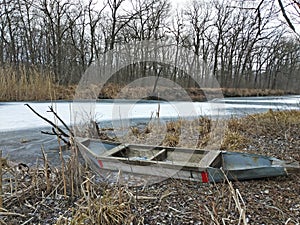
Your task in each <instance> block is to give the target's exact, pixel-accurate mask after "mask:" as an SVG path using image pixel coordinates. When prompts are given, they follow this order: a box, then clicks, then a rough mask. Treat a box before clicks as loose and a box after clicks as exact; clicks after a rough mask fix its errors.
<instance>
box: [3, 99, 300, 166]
mask: <svg viewBox="0 0 300 225" xmlns="http://www.w3.org/2000/svg"><path fill="white" fill-rule="evenodd" d="M25 103H28V104H29V105H30V106H31V107H32V108H34V109H35V110H36V111H37V112H38V113H40V114H41V115H43V116H45V117H47V118H48V119H50V120H52V121H54V120H53V115H51V113H48V112H47V111H48V110H49V108H48V107H49V106H53V108H54V109H55V110H56V111H57V113H58V114H59V115H60V116H61V118H62V119H63V120H64V121H65V122H66V123H68V124H75V123H77V122H82V121H83V120H86V119H89V118H93V119H96V120H97V122H99V123H100V125H101V126H113V127H114V126H118V124H119V122H121V123H124V122H125V123H128V124H132V123H136V122H137V121H143V120H145V119H147V120H149V118H151V116H155V115H157V112H159V116H160V118H161V119H164V118H165V119H166V120H169V119H177V118H183V117H189V118H194V117H197V116H201V115H202V116H208V117H210V118H230V117H232V116H238V117H240V116H245V115H248V114H253V113H260V112H265V111H267V110H269V109H273V110H284V109H300V96H282V97H247V98H225V99H215V100H213V101H210V102H193V103H191V102H157V101H153V102H149V101H138V102H135V101H113V100H103V101H100V102H90V103H82V102H80V103H73V102H65V101H64V102H56V103H51V102H2V103H0V149H1V150H3V151H4V154H5V155H8V156H9V158H11V159H14V160H24V161H26V162H28V160H31V161H35V160H36V159H37V158H39V157H40V151H39V150H40V148H41V146H42V145H43V146H44V147H45V148H46V149H48V150H49V149H52V148H55V147H56V146H57V141H56V139H55V137H51V136H46V135H42V134H41V133H40V131H41V130H47V128H49V126H48V124H47V123H46V122H44V121H43V120H42V119H40V118H39V117H37V116H36V115H35V114H34V113H33V112H31V111H30V110H29V108H27V107H26V106H25V105H24V104H25ZM111 121H116V122H113V123H112V122H111ZM48 154H50V155H51V154H57V152H56V151H49V153H48Z"/></svg>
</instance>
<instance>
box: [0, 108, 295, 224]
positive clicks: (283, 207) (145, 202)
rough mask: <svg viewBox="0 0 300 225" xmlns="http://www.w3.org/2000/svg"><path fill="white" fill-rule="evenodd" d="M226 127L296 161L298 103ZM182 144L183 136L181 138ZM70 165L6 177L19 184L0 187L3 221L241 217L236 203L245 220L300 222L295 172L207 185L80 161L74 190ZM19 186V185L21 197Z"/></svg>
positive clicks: (248, 143) (247, 147)
mask: <svg viewBox="0 0 300 225" xmlns="http://www.w3.org/2000/svg"><path fill="white" fill-rule="evenodd" d="M227 128H228V134H229V137H232V138H231V139H229V140H228V142H227V143H228V144H227V145H226V148H227V150H233V151H245V152H253V153H257V154H263V155H269V156H275V157H278V158H281V159H285V160H290V161H293V160H295V161H298V162H299V161H300V149H299V146H300V142H299V141H300V139H299V130H300V112H299V111H296V110H287V111H272V110H271V111H268V112H265V113H263V114H252V115H248V116H246V117H243V118H234V119H232V120H230V122H229V123H228V126H227ZM197 130H198V129H197ZM230 134H233V135H230ZM148 135H151V133H149V134H148ZM237 137H241V138H237ZM141 138H143V137H142V136H141ZM186 144H188V143H184V142H181V145H182V146H185V145H186ZM224 147H225V146H224ZM42 162H43V160H42ZM66 162H68V161H66ZM46 165H47V166H46ZM70 165H72V164H70V163H66V167H65V170H64V171H62V170H61V169H57V168H55V167H53V166H52V161H50V160H48V163H47V164H43V167H42V168H41V169H39V171H40V172H37V170H36V167H34V166H29V168H30V170H29V171H30V172H29V173H28V175H26V174H25V175H26V176H24V173H21V174H20V173H16V174H20V175H18V176H19V178H18V180H17V182H18V186H17V187H16V186H15V185H16V184H15V183H12V184H11V185H12V186H13V187H16V188H18V191H19V192H15V191H13V190H10V189H9V187H10V186H11V185H9V186H7V187H8V189H4V190H5V192H4V193H5V194H4V208H5V210H7V215H5V213H3V214H2V216H1V217H0V219H1V220H2V221H3V222H5V223H8V224H20V223H25V222H26V221H29V222H30V223H31V224H38V223H41V222H42V221H43V222H42V223H43V224H80V223H88V224H93V223H94V224H99V223H100V224H130V223H131V222H132V224H211V223H214V224H222V223H223V222H224V223H225V224H238V223H239V222H238V221H239V219H241V218H240V216H241V211H240V210H239V209H238V208H237V204H239V205H238V207H239V208H240V209H243V210H245V217H244V219H245V221H242V222H244V224H289V225H292V224H299V223H300V221H299V218H300V205H299V202H300V199H299V196H300V189H299V185H300V183H299V182H300V177H299V175H298V174H295V175H290V176H288V177H280V178H272V179H262V180H253V181H245V182H234V183H232V186H230V185H229V184H228V183H226V182H225V183H220V184H209V185H205V184H200V183H197V182H188V181H182V180H173V179H168V180H165V181H164V182H160V183H157V184H152V185H146V184H145V183H143V184H141V185H140V186H135V187H129V186H128V180H124V179H123V178H122V176H121V174H119V175H118V174H115V182H107V181H105V178H106V177H99V176H95V175H93V174H92V173H91V172H90V171H88V170H86V169H84V168H82V170H81V174H82V175H81V176H80V179H81V183H80V185H79V186H80V187H81V188H79V192H78V193H77V194H75V192H72V190H74V187H75V186H73V188H72V185H71V184H72V182H71V180H70V179H71V177H74V172H72V170H71V167H70ZM45 166H46V167H45ZM47 168H48V169H51V171H52V172H51V176H48V175H47V174H48V172H45V171H48V169H47ZM73 169H74V168H73ZM63 174H64V175H63ZM72 174H73V175H72ZM103 175H104V174H103ZM63 177H64V178H63ZM64 179H65V180H66V182H65V185H64V182H62V181H63V180H64ZM127 179H128V177H127ZM109 180H110V181H111V179H109ZM10 182H14V179H13V180H11V181H10ZM47 184H48V185H47ZM64 187H66V188H64ZM30 190H31V191H30ZM64 190H66V192H65V193H64ZM16 193H19V194H18V196H17V197H18V198H17V197H16ZM21 193H23V194H21ZM235 195H239V196H240V197H238V199H239V200H238V201H239V203H237V202H235V199H234V196H235ZM242 219H243V218H242ZM29 222H27V223H29Z"/></svg>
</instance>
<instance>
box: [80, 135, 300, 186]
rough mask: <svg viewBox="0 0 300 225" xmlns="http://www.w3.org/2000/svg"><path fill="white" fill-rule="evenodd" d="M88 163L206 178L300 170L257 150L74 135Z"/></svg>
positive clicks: (218, 179) (143, 172)
mask: <svg viewBox="0 0 300 225" xmlns="http://www.w3.org/2000/svg"><path fill="white" fill-rule="evenodd" d="M76 143H77V146H78V148H79V150H80V152H81V154H82V156H83V158H84V159H85V160H86V162H87V163H88V164H89V166H90V167H91V168H92V169H93V170H95V171H96V172H98V173H100V174H101V172H102V170H112V171H122V172H128V173H133V174H141V175H151V176H159V177H166V178H171V177H172V178H178V179H185V180H194V181H200V182H203V183H208V182H221V181H224V180H225V178H226V177H227V178H228V179H229V180H234V181H235V180H249V179H259V178H267V177H274V176H287V175H288V173H289V171H299V164H298V163H289V162H286V161H282V160H279V159H276V158H272V157H266V156H261V155H256V154H248V153H238V152H227V151H211V150H209V151H208V150H199V149H188V148H178V147H176V148H175V147H164V146H148V145H134V144H116V143H109V142H103V141H100V140H93V139H91V140H89V139H81V138H80V139H76Z"/></svg>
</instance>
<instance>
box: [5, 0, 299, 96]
mask: <svg viewBox="0 0 300 225" xmlns="http://www.w3.org/2000/svg"><path fill="white" fill-rule="evenodd" d="M259 2H260V3H259ZM274 2H275V1H271V0H265V1H258V2H257V1H243V0H240V1H231V0H210V1H202V0H194V1H190V2H187V4H186V5H185V6H183V7H182V8H181V9H176V8H175V7H172V6H173V5H172V4H171V1H169V0H101V1H97V0H89V1H82V0H72V1H67V0H2V1H1V3H0V34H1V35H0V66H1V67H2V68H5V67H13V68H16V70H17V69H18V68H22V69H24V68H28V71H30V70H31V69H32V68H35V70H36V69H38V70H39V71H40V73H41V74H43V72H44V71H47V74H49V72H48V71H51V74H53V80H54V81H55V82H56V83H58V84H63V85H66V84H75V83H77V82H78V81H79V80H80V78H81V75H82V74H83V73H84V72H85V70H86V69H87V68H88V67H89V66H90V65H92V64H94V63H95V62H96V61H97V59H100V58H102V56H103V55H104V54H105V53H107V52H108V51H110V50H118V49H117V48H118V46H120V44H121V45H122V44H126V43H132V42H138V41H143V40H151V41H153V40H154V41H164V42H167V43H168V44H170V45H172V46H174V48H173V49H175V51H174V52H169V53H166V52H165V53H164V54H166V57H168V55H170V54H172V56H174V55H176V57H177V58H176V60H177V61H176V62H178V63H180V65H183V67H185V68H187V69H186V71H182V70H178V69H176V68H175V67H172V66H169V65H165V66H163V65H161V64H156V63H152V62H148V63H138V64H135V65H131V66H128V67H127V68H123V69H122V70H121V71H119V72H118V73H117V74H118V75H121V76H118V78H112V80H111V81H112V82H119V83H128V82H129V81H132V80H135V79H138V78H139V77H142V76H149V75H156V76H157V75H158V72H157V71H158V70H159V69H160V76H162V77H166V78H168V79H171V80H173V81H175V82H176V83H179V84H180V85H184V86H187V87H191V86H195V85H196V84H195V82H194V80H193V77H191V76H189V72H190V70H193V67H195V66H196V67H197V65H194V64H192V63H191V59H189V58H188V57H186V56H185V55H184V54H181V52H180V51H176V49H177V50H178V49H180V47H185V48H188V49H190V50H191V51H193V52H194V54H195V56H196V57H198V59H200V60H201V61H203V62H205V63H206V64H207V65H208V66H209V68H210V71H211V72H212V74H213V75H214V76H215V77H216V78H217V80H218V81H219V83H220V85H221V86H222V87H227V88H260V89H285V90H294V91H298V90H299V87H300V41H299V36H297V35H296V34H295V33H293V32H292V31H291V29H290V27H288V26H284V25H282V24H281V23H279V22H278V21H279V20H278V18H279V15H280V14H281V13H282V12H281V11H280V8H279V6H277V5H276V4H275V3H274ZM281 2H282V3H284V4H285V2H284V0H281ZM287 3H289V7H291V6H293V7H294V8H295V9H297V8H296V7H297V5H296V1H295V3H293V2H290V1H287ZM287 3H286V4H287ZM293 4H295V5H293ZM284 6H285V5H284ZM289 10H290V9H289ZM286 12H287V13H288V12H289V11H288V10H287V11H286ZM296 12H297V11H296ZM293 15H295V14H293ZM292 19H293V20H292V21H289V22H293V23H294V24H297V23H299V22H300V15H299V17H293V18H292ZM297 19H298V20H297ZM276 21H277V22H276ZM151 54H152V53H151ZM118 57H119V58H117V59H114V60H112V61H110V62H120V61H122V60H123V59H122V56H120V55H119V56H118ZM14 74H18V73H14ZM201 76H203V74H202V75H201Z"/></svg>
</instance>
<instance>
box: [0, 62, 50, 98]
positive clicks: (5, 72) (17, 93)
mask: <svg viewBox="0 0 300 225" xmlns="http://www.w3.org/2000/svg"><path fill="white" fill-rule="evenodd" d="M53 77H54V76H53V73H52V72H47V71H44V72H41V71H40V70H38V69H37V68H25V67H24V66H19V67H17V68H13V67H1V68H0V90H1V91H0V101H26V100H50V99H52V96H53V86H54V82H53Z"/></svg>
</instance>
